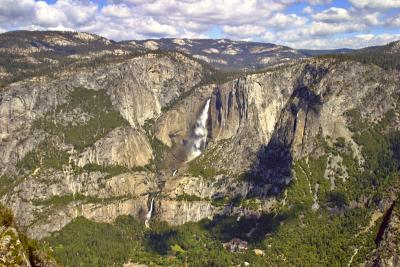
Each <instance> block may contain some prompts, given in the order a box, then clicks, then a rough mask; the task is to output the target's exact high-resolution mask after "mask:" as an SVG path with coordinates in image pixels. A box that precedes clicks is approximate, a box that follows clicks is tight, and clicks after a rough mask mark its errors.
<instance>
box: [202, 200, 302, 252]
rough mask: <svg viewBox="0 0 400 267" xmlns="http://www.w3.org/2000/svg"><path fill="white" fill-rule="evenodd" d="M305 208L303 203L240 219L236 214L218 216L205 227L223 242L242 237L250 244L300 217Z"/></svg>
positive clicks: (257, 241) (261, 239) (204, 226)
mask: <svg viewBox="0 0 400 267" xmlns="http://www.w3.org/2000/svg"><path fill="white" fill-rule="evenodd" d="M304 209H305V207H304V206H302V205H295V206H293V207H292V208H291V209H289V210H287V211H285V212H282V213H264V214H261V215H260V216H257V217H256V216H254V217H241V218H239V219H238V218H237V217H234V216H216V217H214V219H213V220H212V221H209V222H207V223H204V224H203V228H204V229H205V230H207V231H208V232H210V233H211V235H212V236H213V237H214V238H216V239H218V240H219V241H221V242H228V241H230V240H232V239H233V238H240V239H242V240H246V241H247V242H248V243H249V244H259V243H261V242H262V241H263V240H265V237H266V236H267V235H270V234H274V233H276V232H278V231H279V227H280V226H281V225H282V224H283V223H289V222H290V221H292V220H294V219H296V218H298V215H299V214H300V213H301V212H302V211H303V210H304Z"/></svg>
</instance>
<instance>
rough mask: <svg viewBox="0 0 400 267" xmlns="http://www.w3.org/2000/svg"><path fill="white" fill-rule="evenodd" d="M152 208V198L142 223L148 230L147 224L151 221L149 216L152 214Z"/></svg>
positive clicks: (148, 225)
mask: <svg viewBox="0 0 400 267" xmlns="http://www.w3.org/2000/svg"><path fill="white" fill-rule="evenodd" d="M153 206H154V198H152V199H151V203H150V209H149V212H148V213H147V215H146V221H145V222H144V225H145V226H146V228H150V224H149V223H150V219H151V214H152V213H153Z"/></svg>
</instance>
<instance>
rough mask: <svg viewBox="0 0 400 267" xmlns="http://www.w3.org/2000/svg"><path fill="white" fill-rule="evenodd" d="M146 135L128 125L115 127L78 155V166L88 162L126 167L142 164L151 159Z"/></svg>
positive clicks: (151, 153)
mask: <svg viewBox="0 0 400 267" xmlns="http://www.w3.org/2000/svg"><path fill="white" fill-rule="evenodd" d="M153 158H154V157H153V152H152V148H151V146H150V144H149V140H148V138H147V136H146V135H145V134H144V133H143V132H141V131H138V130H135V129H132V128H130V127H125V128H117V129H115V130H113V131H111V132H110V133H109V134H108V135H107V136H105V137H104V138H102V139H100V140H98V141H97V142H96V143H95V144H94V145H93V146H91V147H89V148H88V149H86V150H85V151H84V152H83V153H81V154H80V155H79V159H78V160H77V165H78V166H81V167H83V166H85V165H86V164H89V163H95V164H98V165H122V166H126V167H128V168H132V167H135V166H144V165H147V164H149V163H150V161H151V160H152V159H153Z"/></svg>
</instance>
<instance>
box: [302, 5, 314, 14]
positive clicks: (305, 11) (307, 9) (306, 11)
mask: <svg viewBox="0 0 400 267" xmlns="http://www.w3.org/2000/svg"><path fill="white" fill-rule="evenodd" d="M302 12H303V13H305V14H312V13H313V12H314V10H313V9H312V7H310V6H306V7H305V8H303V10H302Z"/></svg>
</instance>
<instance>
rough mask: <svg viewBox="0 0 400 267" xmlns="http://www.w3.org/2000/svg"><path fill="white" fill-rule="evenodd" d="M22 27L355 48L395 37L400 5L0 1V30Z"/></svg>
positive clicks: (361, 1) (399, 35) (391, 0)
mask: <svg viewBox="0 0 400 267" xmlns="http://www.w3.org/2000/svg"><path fill="white" fill-rule="evenodd" d="M21 29H27V30H74V31H85V32H91V33H96V34H99V35H102V36H104V37H107V38H110V39H113V40H133V39H148V38H162V37H172V38H230V39H235V40H249V41H260V42H271V43H276V44H282V45H288V46H291V47H294V48H314V49H325V48H341V47H350V48H358V47H365V46H369V45H378V44H385V43H387V42H390V41H394V40H399V39H400V30H399V29H400V0H97V1H94V0H45V1H36V0H0V31H1V32H5V31H10V30H21Z"/></svg>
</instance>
